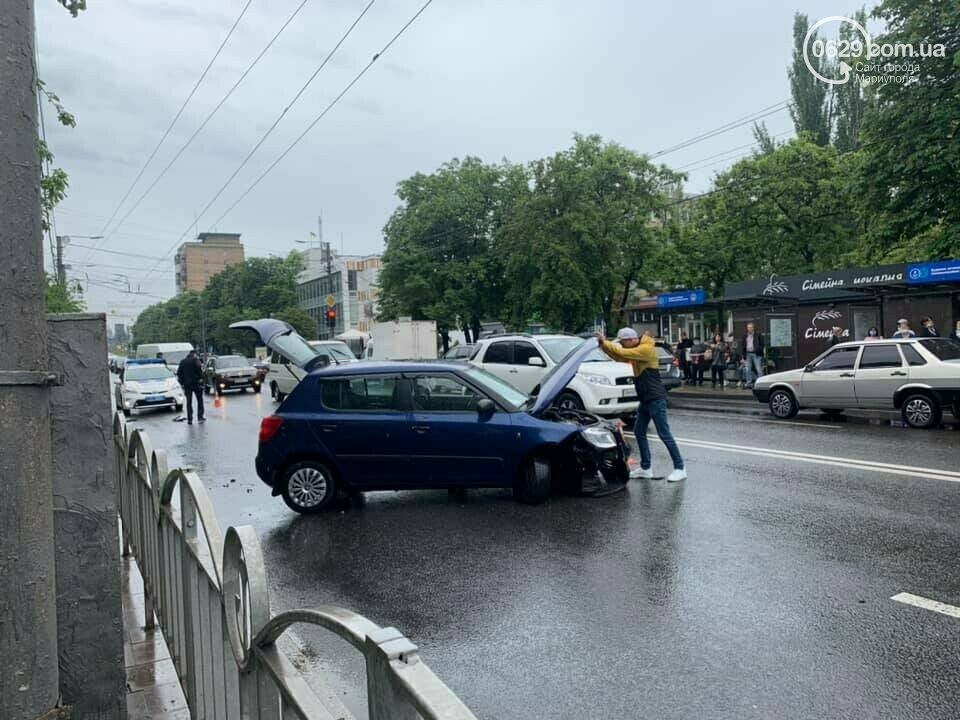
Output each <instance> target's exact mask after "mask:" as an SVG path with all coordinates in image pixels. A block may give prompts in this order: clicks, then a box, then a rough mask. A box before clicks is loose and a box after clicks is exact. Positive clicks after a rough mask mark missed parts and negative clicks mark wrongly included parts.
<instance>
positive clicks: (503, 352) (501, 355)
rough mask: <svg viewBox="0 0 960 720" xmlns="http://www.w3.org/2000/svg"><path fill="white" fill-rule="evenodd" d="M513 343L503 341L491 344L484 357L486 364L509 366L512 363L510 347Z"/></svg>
mask: <svg viewBox="0 0 960 720" xmlns="http://www.w3.org/2000/svg"><path fill="white" fill-rule="evenodd" d="M511 344H512V343H510V342H507V341H503V342H495V343H490V345H489V346H488V347H487V352H486V353H485V354H484V356H483V361H484V362H485V363H497V364H502V365H507V364H509V363H510V354H511V353H510V345H511Z"/></svg>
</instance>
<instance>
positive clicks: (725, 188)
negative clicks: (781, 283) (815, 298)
mask: <svg viewBox="0 0 960 720" xmlns="http://www.w3.org/2000/svg"><path fill="white" fill-rule="evenodd" d="M854 161H855V158H854V157H853V156H849V155H846V156H844V155H841V154H840V153H839V152H837V150H836V149H835V148H833V147H830V146H827V147H821V146H819V145H817V144H815V143H813V142H812V141H811V140H809V139H807V138H806V137H804V138H799V139H794V140H791V141H790V142H788V143H785V144H784V145H782V146H780V147H778V148H777V149H776V150H775V151H774V152H772V153H769V154H766V155H759V156H756V157H752V158H748V159H745V160H741V161H740V162H738V163H737V164H735V165H734V166H733V167H731V168H730V169H729V170H727V171H726V172H724V173H721V174H720V175H719V176H718V177H717V179H716V181H715V183H714V187H713V189H712V191H711V192H710V193H709V194H708V195H706V196H705V197H703V198H701V199H700V200H698V201H697V212H696V220H695V223H694V227H693V231H692V233H691V235H690V236H689V237H686V238H684V240H683V242H682V247H683V249H684V256H685V257H686V258H688V260H687V265H686V270H687V272H688V273H690V279H691V280H693V281H695V282H696V283H697V284H703V285H704V286H707V287H714V288H720V287H722V285H723V283H724V282H726V281H728V280H738V279H743V278H744V277H756V276H758V275H763V274H766V273H773V272H776V273H802V272H810V271H814V270H826V269H831V268H835V267H840V266H843V265H845V264H847V263H848V262H849V261H850V257H851V253H852V252H853V251H854V250H855V248H856V247H857V243H858V240H859V226H858V224H857V200H856V194H855V192H854V187H853V183H852V182H851V178H852V176H853V174H854V171H853V167H854V166H853V163H854Z"/></svg>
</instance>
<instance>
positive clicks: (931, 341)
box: [920, 338, 960, 361]
mask: <svg viewBox="0 0 960 720" xmlns="http://www.w3.org/2000/svg"><path fill="white" fill-rule="evenodd" d="M920 344H921V345H923V347H924V349H925V350H928V351H929V352H932V353H933V354H934V355H935V356H937V357H938V358H939V359H940V360H943V361H947V360H960V342H957V341H956V340H954V339H953V338H925V339H923V340H921V341H920Z"/></svg>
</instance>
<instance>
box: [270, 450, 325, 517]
mask: <svg viewBox="0 0 960 720" xmlns="http://www.w3.org/2000/svg"><path fill="white" fill-rule="evenodd" d="M280 494H281V495H283V501H284V502H285V503H286V504H287V507H289V508H290V509H291V510H293V511H294V512H298V513H303V514H305V515H310V514H312V513H317V512H320V511H321V510H323V509H324V508H325V507H327V506H328V505H329V504H330V503H331V502H333V499H334V498H335V497H336V495H337V487H336V482H335V481H334V479H333V473H331V472H330V469H329V468H328V467H327V466H326V465H324V464H323V463H321V462H319V461H317V460H303V461H302V462H298V463H294V464H293V465H291V466H290V467H289V468H287V469H286V471H284V473H283V477H282V479H281V485H280Z"/></svg>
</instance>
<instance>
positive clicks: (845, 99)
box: [833, 9, 872, 152]
mask: <svg viewBox="0 0 960 720" xmlns="http://www.w3.org/2000/svg"><path fill="white" fill-rule="evenodd" d="M853 19H854V20H856V21H857V22H858V23H860V25H861V26H862V27H866V25H867V13H866V11H864V10H862V9H861V10H858V11H857V12H856V14H855V15H854V16H853ZM839 40H840V41H841V42H846V43H847V44H848V45H850V47H851V48H855V47H858V45H856V44H854V42H855V41H858V42H859V47H861V50H860V52H859V53H852V54H851V55H850V56H849V57H847V58H845V62H846V63H847V64H848V65H850V66H851V67H852V68H856V66H857V63H860V62H866V61H869V58H867V50H866V48H865V47H863V42H862V40H863V39H862V38H861V37H860V33H859V32H858V31H857V29H856V28H855V27H853V26H852V25H850V23H842V24H841V25H840V35H839ZM851 52H852V51H851ZM869 87H870V86H868V85H865V84H864V74H863V73H858V72H856V71H855V70H854V71H851V73H850V79H849V80H847V82H845V83H842V84H840V85H834V86H833V93H834V103H833V106H834V113H835V116H836V117H835V130H834V137H833V145H834V147H836V148H837V150H839V151H840V152H851V151H853V150H856V149H857V148H859V147H860V129H861V127H862V126H863V118H864V116H865V115H866V112H867V107H868V106H869V104H870V102H871V98H872V93H871V92H869V90H868V89H869Z"/></svg>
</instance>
